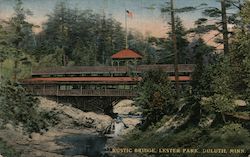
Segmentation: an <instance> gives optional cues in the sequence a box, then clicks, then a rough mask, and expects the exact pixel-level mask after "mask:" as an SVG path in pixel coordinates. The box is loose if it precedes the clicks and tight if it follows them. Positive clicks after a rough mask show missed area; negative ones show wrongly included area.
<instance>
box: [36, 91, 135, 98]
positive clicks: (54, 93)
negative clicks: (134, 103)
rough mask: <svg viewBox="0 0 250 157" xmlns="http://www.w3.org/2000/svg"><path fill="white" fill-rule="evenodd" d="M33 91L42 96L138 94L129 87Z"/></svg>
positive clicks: (130, 95)
mask: <svg viewBox="0 0 250 157" xmlns="http://www.w3.org/2000/svg"><path fill="white" fill-rule="evenodd" d="M31 93H32V94H33V95H41V96H128V97H132V96H136V93H135V92H133V91H132V90H129V89H71V90H57V89H33V90H31Z"/></svg>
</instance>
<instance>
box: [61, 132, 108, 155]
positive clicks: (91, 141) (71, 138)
mask: <svg viewBox="0 0 250 157" xmlns="http://www.w3.org/2000/svg"><path fill="white" fill-rule="evenodd" d="M57 142H58V143H64V144H67V145H70V148H67V149H64V150H61V153H60V154H62V155H67V156H75V155H85V156H88V157H102V156H103V155H102V152H103V151H104V149H105V144H106V142H107V138H106V137H104V136H100V135H97V134H76V135H68V136H64V137H61V138H59V139H57Z"/></svg>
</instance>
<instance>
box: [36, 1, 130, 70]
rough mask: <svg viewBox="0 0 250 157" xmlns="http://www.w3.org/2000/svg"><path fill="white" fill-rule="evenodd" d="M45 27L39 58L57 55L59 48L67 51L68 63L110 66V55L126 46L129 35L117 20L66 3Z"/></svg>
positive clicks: (39, 43) (38, 39) (52, 15)
mask: <svg viewBox="0 0 250 157" xmlns="http://www.w3.org/2000/svg"><path fill="white" fill-rule="evenodd" d="M44 26H45V27H44V28H45V29H44V30H43V31H42V32H41V33H40V34H39V35H37V45H38V46H37V48H36V51H35V55H36V56H38V57H37V59H39V58H43V56H44V55H45V56H46V55H48V54H55V53H56V50H57V49H58V48H59V49H63V51H64V54H63V55H66V57H67V61H66V62H68V61H74V64H75V65H95V64H98V63H99V64H107V63H109V58H110V56H111V55H112V54H114V53H116V52H118V51H120V50H121V49H123V48H124V46H125V32H124V30H123V28H122V27H121V24H120V23H119V22H117V21H116V20H115V19H113V18H112V17H106V16H105V15H100V14H96V13H94V12H93V11H91V10H84V11H82V10H78V9H71V8H70V7H69V6H68V5H67V3H64V2H60V3H57V4H56V7H55V9H54V11H53V13H51V14H50V15H49V18H48V21H47V22H46V23H45V24H44ZM52 56H53V55H52ZM52 56H51V57H52ZM61 63H62V62H59V63H57V64H58V65H61Z"/></svg>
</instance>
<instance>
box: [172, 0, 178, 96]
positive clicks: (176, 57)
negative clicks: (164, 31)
mask: <svg viewBox="0 0 250 157" xmlns="http://www.w3.org/2000/svg"><path fill="white" fill-rule="evenodd" d="M171 26H172V41H173V51H174V58H175V59H174V60H175V61H174V70H175V88H176V97H177V100H178V99H179V69H178V51H177V43H176V32H175V17H174V2H173V0H171Z"/></svg>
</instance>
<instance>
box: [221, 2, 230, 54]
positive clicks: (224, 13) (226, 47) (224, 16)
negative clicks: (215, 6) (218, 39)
mask: <svg viewBox="0 0 250 157" xmlns="http://www.w3.org/2000/svg"><path fill="white" fill-rule="evenodd" d="M221 17H222V33H223V45H224V54H225V55H226V54H228V53H229V45H228V29H227V11H226V0H221Z"/></svg>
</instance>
